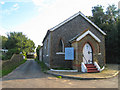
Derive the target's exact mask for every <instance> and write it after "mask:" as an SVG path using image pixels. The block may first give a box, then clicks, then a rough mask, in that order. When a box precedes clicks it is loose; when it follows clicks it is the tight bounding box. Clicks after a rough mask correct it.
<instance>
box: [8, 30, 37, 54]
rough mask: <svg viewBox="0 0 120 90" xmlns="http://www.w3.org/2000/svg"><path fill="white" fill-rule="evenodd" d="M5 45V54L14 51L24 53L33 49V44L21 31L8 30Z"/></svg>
mask: <svg viewBox="0 0 120 90" xmlns="http://www.w3.org/2000/svg"><path fill="white" fill-rule="evenodd" d="M6 47H7V49H8V53H7V55H11V56H12V54H14V53H20V52H22V53H23V54H26V53H28V52H32V51H34V49H35V44H34V42H33V41H32V40H30V39H28V38H27V37H26V36H25V35H23V34H22V32H10V33H9V34H8V40H7V42H6Z"/></svg>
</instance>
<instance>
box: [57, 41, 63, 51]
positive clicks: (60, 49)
mask: <svg viewBox="0 0 120 90" xmlns="http://www.w3.org/2000/svg"><path fill="white" fill-rule="evenodd" d="M58 52H64V43H63V40H60V41H59V45H58Z"/></svg>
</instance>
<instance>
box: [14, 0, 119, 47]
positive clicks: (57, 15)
mask: <svg viewBox="0 0 120 90" xmlns="http://www.w3.org/2000/svg"><path fill="white" fill-rule="evenodd" d="M32 1H33V2H34V4H35V5H36V7H38V9H39V10H40V12H39V13H40V14H39V16H37V17H34V18H33V19H31V20H29V21H27V22H25V23H23V24H22V25H20V26H17V27H16V28H14V31H20V32H24V34H26V35H27V36H28V37H29V38H30V39H32V40H33V41H34V42H35V43H36V46H37V45H38V44H40V45H41V44H42V40H43V38H44V37H45V34H46V32H47V30H48V29H50V28H52V27H54V26H55V25H57V24H59V23H60V22H62V21H64V20H65V19H67V18H68V17H70V16H72V15H73V14H75V13H77V12H78V11H81V12H82V13H83V14H85V15H86V16H89V15H92V13H91V9H92V7H93V6H96V5H97V4H99V5H103V6H105V5H108V3H111V4H112V3H114V2H115V0H111V1H109V0H99V1H98V0H97V1H95V0H82V1H81V0H53V1H54V2H51V1H52V0H47V1H48V2H49V3H48V2H45V1H46V0H32ZM116 2H117V1H116ZM15 6H17V5H15ZM18 6H19V5H18Z"/></svg>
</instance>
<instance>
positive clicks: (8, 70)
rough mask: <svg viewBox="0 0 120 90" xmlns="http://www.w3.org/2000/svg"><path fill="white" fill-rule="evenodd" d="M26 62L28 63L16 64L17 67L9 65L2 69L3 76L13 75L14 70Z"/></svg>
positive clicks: (23, 61)
mask: <svg viewBox="0 0 120 90" xmlns="http://www.w3.org/2000/svg"><path fill="white" fill-rule="evenodd" d="M25 62H26V59H24V60H22V61H21V62H19V63H16V64H15V65H7V66H6V67H4V68H2V75H1V76H5V75H7V74H9V73H11V72H12V71H13V70H14V69H16V68H17V67H18V66H20V65H21V64H23V63H25Z"/></svg>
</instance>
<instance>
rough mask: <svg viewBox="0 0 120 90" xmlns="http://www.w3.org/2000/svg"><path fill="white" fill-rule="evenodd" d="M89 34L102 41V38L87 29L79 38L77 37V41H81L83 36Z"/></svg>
mask: <svg viewBox="0 0 120 90" xmlns="http://www.w3.org/2000/svg"><path fill="white" fill-rule="evenodd" d="M88 34H90V35H91V36H92V37H93V38H94V39H95V40H96V41H98V42H101V40H100V39H99V38H98V37H97V36H95V35H94V34H93V33H92V32H91V31H89V30H88V31H86V32H85V33H83V34H82V35H81V36H79V37H78V38H77V39H76V41H80V40H81V39H82V38H84V37H85V36H86V35H88Z"/></svg>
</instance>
